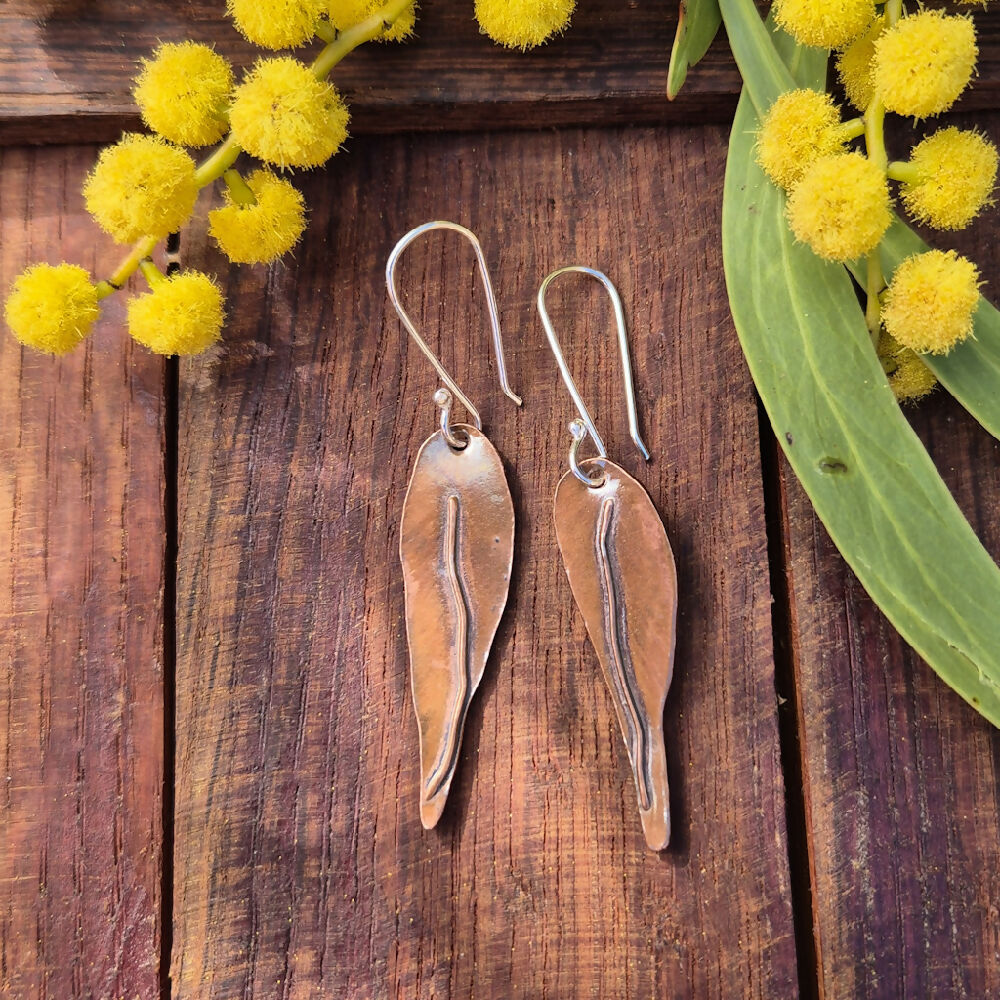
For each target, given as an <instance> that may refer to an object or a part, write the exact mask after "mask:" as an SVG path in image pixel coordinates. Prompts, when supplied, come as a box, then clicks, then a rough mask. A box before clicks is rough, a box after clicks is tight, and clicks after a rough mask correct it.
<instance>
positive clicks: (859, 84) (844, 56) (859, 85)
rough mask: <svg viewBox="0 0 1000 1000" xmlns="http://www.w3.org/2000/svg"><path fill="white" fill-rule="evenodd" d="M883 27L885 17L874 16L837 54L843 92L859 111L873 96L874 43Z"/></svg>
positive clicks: (884, 25)
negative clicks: (863, 29)
mask: <svg viewBox="0 0 1000 1000" xmlns="http://www.w3.org/2000/svg"><path fill="white" fill-rule="evenodd" d="M885 28H886V20H885V17H884V16H883V17H877V18H875V20H874V21H872V23H871V24H870V25H869V27H868V30H867V31H865V32H864V34H862V35H860V36H859V37H858V38H856V39H855V40H854V41H853V42H851V44H850V45H848V46H847V47H846V48H845V49H843V50H842V51H841V52H839V53H838V55H837V73H838V74H839V75H840V82H841V83H842V84H843V85H844V93H845V94H846V95H847V99H848V100H849V101H850V102H851V104H853V105H854V107H856V108H857V109H858V110H859V111H864V110H865V108H867V107H868V105H869V104H871V102H872V98H873V97H874V96H875V83H874V81H873V80H872V62H873V60H874V59H875V43H876V42H877V41H878V39H879V38H880V37H881V36H882V32H884V31H885Z"/></svg>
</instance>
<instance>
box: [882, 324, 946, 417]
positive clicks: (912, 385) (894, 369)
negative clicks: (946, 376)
mask: <svg viewBox="0 0 1000 1000" xmlns="http://www.w3.org/2000/svg"><path fill="white" fill-rule="evenodd" d="M878 358H879V361H881V362H882V370H883V371H884V372H885V375H886V378H887V379H888V380H889V388H890V389H892V391H893V393H894V394H895V396H896V399H898V400H899V402H901V403H913V402H916V401H917V400H918V399H923V398H924V396H926V395H928V394H929V393H930V392H932V391H933V389H934V387H935V386H936V385H937V381H938V380H937V376H936V375H935V374H934V372H932V371H931V370H930V368H928V367H927V365H925V364H924V362H923V361H921V360H920V355H919V354H917V353H916V352H915V351H911V350H910V348H909V347H903V345H902V344H901V343H899V341H898V340H895V339H894V338H893V337H890V336H889V334H887V333H885V332H884V331H883V333H882V335H881V336H880V337H879V341H878Z"/></svg>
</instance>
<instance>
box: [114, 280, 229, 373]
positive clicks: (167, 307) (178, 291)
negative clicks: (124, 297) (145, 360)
mask: <svg viewBox="0 0 1000 1000" xmlns="http://www.w3.org/2000/svg"><path fill="white" fill-rule="evenodd" d="M223 322H225V310H224V308H223V304H222V292H221V291H220V290H219V286H218V285H216V283H215V282H214V281H213V280H212V279H211V278H210V277H209V276H208V275H207V274H203V273H202V272H201V271H181V272H180V273H179V274H175V275H172V276H171V277H169V278H160V279H159V280H157V281H156V282H155V283H154V285H153V287H152V289H151V290H150V291H148V292H146V294H145V295H138V296H136V297H135V298H134V299H132V300H130V301H129V304H128V332H129V334H130V335H131V336H132V337H133V338H134V339H135V340H137V341H138V342H139V343H140V344H142V345H143V346H145V347H148V348H149V349H150V350H151V351H154V352H155V353H156V354H165V355H175V354H181V355H187V354H201V353H202V352H203V351H205V350H207V349H208V348H209V347H211V346H212V344H214V343H215V342H216V341H217V340H218V339H219V337H220V335H221V333H222V324H223Z"/></svg>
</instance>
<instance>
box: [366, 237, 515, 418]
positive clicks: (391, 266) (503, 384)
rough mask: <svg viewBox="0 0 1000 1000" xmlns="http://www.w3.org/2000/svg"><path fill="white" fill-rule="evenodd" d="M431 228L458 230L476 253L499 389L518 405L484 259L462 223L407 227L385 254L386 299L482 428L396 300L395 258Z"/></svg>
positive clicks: (475, 240) (442, 379) (465, 398)
mask: <svg viewBox="0 0 1000 1000" xmlns="http://www.w3.org/2000/svg"><path fill="white" fill-rule="evenodd" d="M432 229H452V230H454V231H455V232H456V233H461V234H462V235H463V236H464V237H465V238H466V239H467V240H468V241H469V242H470V243H471V244H472V249H473V250H474V251H475V253H476V262H477V263H478V264H479V274H480V276H481V277H482V279H483V288H484V289H485V290H486V304H487V307H488V309H489V313H490V329H491V331H492V333H493V350H494V352H495V354H496V359H497V372H498V374H499V376H500V388H501V389H503V391H504V395H506V396H508V397H509V398H510V399H512V400H514V402H515V403H517V405H518V406H520V405H521V397H520V396H518V395H517V394H516V393H515V392H514V391H513V389H511V387H510V383H509V382H508V381H507V366H506V365H505V364H504V358H503V341H502V340H501V339H500V312H499V310H498V309H497V300H496V296H495V295H494V294H493V285H492V284H491V283H490V276H489V273H488V272H487V270H486V258H485V257H484V256H483V248H482V247H481V246H480V245H479V240H478V239H477V238H476V236H475V234H474V233H472V232H470V231H469V230H468V229H466V228H465V226H460V225H458V223H457V222H425V223H424V224H423V225H422V226H417V228H416V229H411V230H410V231H409V232H408V233H407V234H406V235H405V236H404V237H403V238H402V239H401V240H400V241H399V242H398V243H397V244H396V245H395V247H393V250H392V253H391V254H389V259H388V260H387V261H386V264H385V284H386V287H387V288H388V290H389V299H390V301H391V302H392V304H393V305H394V306H395V307H396V312H397V313H398V314H399V318H400V319H401V320H402V322H403V326H405V327H406V329H407V330H408V331H409V334H410V336H411V337H413V339H414V340H415V341H416V342H417V346H418V347H419V348H420V350H421V351H423V352H424V354H425V355H426V356H427V358H428V360H429V361H430V363H431V364H432V365H434V368H435V370H436V371H437V373H438V375H439V376H440V378H441V381H442V382H444V384H445V385H446V386H448V388H449V389H450V390H451V391H452V392H453V393H454V394H455V395H456V396H457V397H458V399H459V401H460V402H461V404H462V405H463V406H464V407H465V409H466V410H467V411H468V413H469V416H470V417H471V418H472V421H473V423H474V424H475V425H476V428H477V429H478V430H482V429H483V421H482V419H481V418H480V416H479V411H478V410H477V409H476V408H475V407H474V406H473V405H472V401H471V400H470V399H469V397H468V396H466V395H465V393H464V392H462V390H461V389H459V387H458V385H457V383H456V382H455V380H454V379H453V378H452V377H451V376H450V375H449V374H448V373H447V372H446V371H445V369H444V365H442V364H441V362H440V361H439V360H438V359H437V357H436V356H435V354H434V352H433V351H432V350H431V349H430V348H429V347H428V346H427V342H426V341H425V340H424V338H423V337H421V336H420V334H419V333H417V328H416V327H415V326H414V325H413V320H412V319H410V317H409V315H408V314H407V312H406V310H405V309H404V308H403V306H402V303H401V302H400V301H399V289H398V288H397V287H396V265H397V264H398V263H399V258H400V256H401V255H402V253H403V251H404V250H405V249H406V248H407V247H408V246H409V245H410V244H411V243H412V242H413V241H414V240H415V239H416V238H417V237H418V236H422V235H423V234H424V233H428V232H430V231H431V230H432ZM442 398H443V397H442ZM435 402H437V395H435ZM438 405H439V406H442V411H443V403H438ZM442 415H443V419H444V421H445V423H446V424H447V414H446V413H444V412H443V414H442Z"/></svg>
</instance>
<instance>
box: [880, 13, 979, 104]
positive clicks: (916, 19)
mask: <svg viewBox="0 0 1000 1000" xmlns="http://www.w3.org/2000/svg"><path fill="white" fill-rule="evenodd" d="M978 55H979V49H978V48H977V46H976V29H975V26H974V25H973V23H972V19H971V18H970V17H968V16H960V15H957V14H945V13H943V12H942V11H940V10H921V11H918V12H917V13H915V14H910V15H908V16H906V17H903V18H901V19H900V20H899V21H898V22H897V23H896V24H895V25H893V27H891V28H889V29H888V30H887V31H886V32H885V33H884V34H883V35H882V36H881V37H880V38H879V39H878V40H877V41H876V42H875V60H874V62H873V63H872V76H873V80H874V82H875V90H876V91H877V92H878V94H879V96H880V97H881V98H882V103H883V104H885V106H886V108H887V109H888V110H889V111H893V112H895V113H896V114H897V115H910V116H912V117H914V118H925V117H927V116H928V115H937V114H940V113H941V112H942V111H947V110H948V108H950V107H951V106H952V105H953V104H954V103H955V101H956V100H958V98H959V96H960V95H961V93H962V91H963V90H965V88H966V87H967V86H968V84H969V81H970V80H971V79H972V73H973V71H974V70H975V68H976V59H977V57H978Z"/></svg>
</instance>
